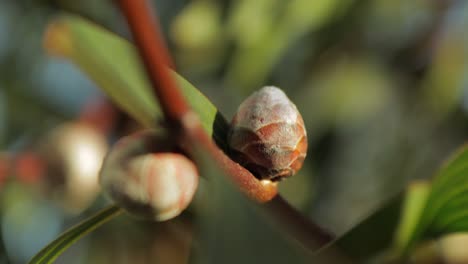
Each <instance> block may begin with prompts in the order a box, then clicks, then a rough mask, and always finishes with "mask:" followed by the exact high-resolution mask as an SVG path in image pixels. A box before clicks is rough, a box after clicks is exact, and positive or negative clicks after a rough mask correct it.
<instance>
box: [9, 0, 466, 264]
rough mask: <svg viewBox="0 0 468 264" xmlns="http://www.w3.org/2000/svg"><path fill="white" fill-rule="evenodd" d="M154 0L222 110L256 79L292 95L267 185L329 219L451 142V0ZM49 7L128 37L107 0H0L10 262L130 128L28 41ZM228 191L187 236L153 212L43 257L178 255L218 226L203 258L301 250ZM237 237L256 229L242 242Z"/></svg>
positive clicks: (34, 242)
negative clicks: (299, 144) (291, 129)
mask: <svg viewBox="0 0 468 264" xmlns="http://www.w3.org/2000/svg"><path fill="white" fill-rule="evenodd" d="M154 3H155V6H156V7H157V8H156V12H157V14H158V16H159V18H160V19H161V24H162V27H163V32H164V35H165V37H166V40H167V43H168V46H169V49H170V51H171V53H172V55H173V57H174V60H175V63H176V68H177V71H178V72H179V73H180V74H181V75H182V76H184V77H185V78H186V79H187V80H189V81H190V82H192V83H193V84H194V85H195V86H196V87H197V88H199V89H200V90H201V91H202V92H203V93H205V94H206V95H207V96H208V97H209V98H210V99H211V100H212V101H213V103H214V104H215V105H216V106H217V107H218V109H219V110H220V111H221V112H222V113H223V114H224V115H225V116H226V117H227V118H228V119H230V118H231V117H232V115H233V114H234V113H235V111H236V109H237V106H238V105H239V104H240V102H241V101H242V100H243V99H244V98H245V97H246V96H248V95H249V94H250V93H252V92H253V91H255V90H256V89H259V88H260V87H262V86H264V85H275V86H278V87H280V88H282V89H283V90H284V91H285V92H286V93H287V94H288V96H289V97H290V99H291V100H292V101H293V102H295V103H296V105H297V107H298V108H299V110H300V112H301V113H302V115H303V118H304V120H305V124H306V128H307V132H308V139H309V151H308V158H307V159H306V163H305V165H304V168H303V169H302V170H301V171H300V172H299V174H298V175H296V176H295V177H293V178H291V179H289V180H287V181H285V182H282V183H281V187H280V191H281V193H282V194H283V195H284V197H285V198H286V199H287V200H288V201H290V202H291V203H292V204H293V205H294V206H295V207H296V208H298V210H300V211H302V212H303V213H304V214H306V215H307V216H308V217H310V218H313V219H314V220H316V221H317V222H318V223H319V224H321V225H322V226H324V227H326V228H327V229H329V230H331V231H333V232H335V233H336V234H342V233H344V232H345V231H346V230H349V229H350V228H351V227H352V226H354V225H355V224H356V223H357V222H358V221H359V220H361V219H363V218H364V217H365V216H366V215H368V214H369V213H370V212H372V210H374V209H375V208H378V206H379V205H381V204H382V203H383V202H384V201H386V200H388V199H389V198H390V197H392V196H394V195H395V194H396V193H398V192H399V191H400V190H402V188H403V187H404V186H405V184H406V183H407V182H408V181H409V180H411V179H417V178H427V177H430V176H431V175H432V174H433V173H434V171H435V169H436V168H437V167H438V166H439V164H440V163H441V162H442V161H443V160H444V159H445V158H446V157H447V155H448V154H449V153H451V152H452V151H453V150H455V149H456V148H457V147H458V146H460V145H462V144H463V142H464V141H465V138H466V134H467V132H468V34H467V33H466V28H467V27H468V2H466V1H456V0H414V1H404V0H394V1H388V0H345V1H343V0H341V1H340V0H315V1H310V0H291V1H279V0H258V1H247V0H236V1H228V0H219V1H216V0H192V1H183V0H172V1H168V0H158V1H154ZM61 11H67V12H72V13H75V14H80V15H83V16H85V17H87V18H89V19H91V20H93V21H95V22H97V23H99V24H101V25H103V26H105V27H106V28H108V29H110V30H112V31H114V32H117V33H118V34H120V35H122V36H124V37H126V38H129V32H128V29H127V28H126V25H125V23H124V20H123V18H122V16H121V14H120V13H119V12H118V10H117V9H116V8H115V6H114V5H113V3H112V1H104V0H102V1H96V0H83V1H73V0H41V1H39V0H37V1H32V0H16V1H15V0H3V1H1V2H0V223H1V229H0V235H1V240H0V263H24V262H25V261H27V260H28V259H29V258H30V257H31V256H32V255H33V254H34V253H36V252H37V251H38V250H39V249H41V248H42V247H43V246H44V245H45V244H47V243H48V242H49V241H51V240H52V239H53V238H54V237H56V236H57V235H58V234H59V233H60V232H61V231H63V230H64V229H65V228H67V227H69V226H70V225H72V224H73V223H76V222H77V221H79V220H80V219H82V218H83V217H84V216H86V215H89V214H90V213H91V212H94V211H96V210H97V209H99V208H101V207H103V205H104V204H106V203H107V202H106V200H105V199H104V198H103V197H102V196H101V195H100V194H99V187H98V186H97V180H96V175H97V171H98V169H99V166H100V162H101V160H102V157H103V155H104V153H105V151H106V149H107V148H108V146H109V144H112V142H114V141H115V140H116V139H118V137H120V136H122V135H125V134H128V133H130V132H131V131H134V130H136V129H138V126H137V125H136V124H135V123H133V122H132V120H129V118H128V116H126V115H125V114H124V113H122V112H120V111H119V110H118V109H116V108H115V107H113V106H112V105H111V103H110V102H108V101H107V100H106V98H105V96H104V95H103V94H102V93H101V92H100V91H99V90H98V88H97V87H96V86H95V85H94V84H93V83H92V82H91V81H90V80H89V79H88V78H87V77H86V76H84V75H83V74H82V73H81V72H80V71H79V70H78V69H77V68H76V67H75V66H74V65H72V64H70V63H69V62H67V61H64V60H61V59H57V58H52V57H49V56H47V55H46V54H45V52H44V51H43V46H42V35H43V33H44V30H45V27H46V25H47V22H48V21H49V20H50V19H51V18H52V17H54V16H55V15H57V14H58V13H59V12H61ZM109 49H112V47H109ZM116 63H118V62H116ZM90 157H91V158H90ZM230 195H231V196H230ZM236 195H237V194H226V195H224V196H223V197H224V198H223V199H225V201H231V202H227V203H226V207H225V208H224V207H223V208H222V209H219V210H221V211H220V212H222V213H221V214H223V216H222V217H221V218H220V219H217V220H216V221H214V220H213V221H212V222H209V221H208V222H209V223H210V225H208V227H206V228H207V229H208V230H210V232H212V233H213V234H207V233H210V232H207V231H206V229H202V230H205V232H204V235H201V236H198V235H197V233H196V232H195V231H194V227H193V225H194V224H193V222H194V221H196V217H194V216H193V215H192V214H190V213H188V214H184V215H182V216H181V217H179V218H177V219H175V220H172V221H169V222H167V223H163V224H151V223H147V222H141V221H135V220H133V219H132V218H129V217H121V218H119V219H118V220H116V221H114V222H112V224H110V225H108V226H106V227H104V228H102V229H100V230H98V231H97V232H96V233H94V234H93V235H91V236H89V237H88V238H87V239H85V240H83V241H81V242H80V243H78V244H77V245H76V246H74V247H72V248H71V249H70V250H69V251H67V252H66V253H65V254H64V256H62V257H60V258H59V260H58V261H57V263H186V262H187V261H188V260H193V259H196V257H193V254H191V253H190V252H192V251H193V250H194V248H195V249H197V248H198V247H200V248H201V247H205V248H206V245H208V248H210V245H211V247H213V249H214V248H216V247H215V246H214V244H217V243H218V247H219V243H220V241H219V240H218V241H213V239H214V237H219V236H221V237H224V238H225V239H226V241H225V242H226V243H225V244H223V246H224V247H225V248H222V249H219V248H217V250H216V253H214V251H211V253H210V254H212V256H211V258H210V261H212V262H214V263H217V262H216V261H217V260H220V259H222V260H223V261H224V262H223V263H239V261H242V262H243V263H246V262H247V261H245V260H246V259H250V258H249V256H252V255H257V257H258V259H257V260H256V261H254V260H252V259H250V260H252V263H263V262H267V261H270V263H285V262H286V261H290V260H291V258H292V257H291V256H296V258H297V259H298V262H299V261H304V260H303V259H302V257H300V256H301V254H302V253H301V251H300V249H297V248H295V245H294V244H292V243H290V242H289V241H288V240H287V239H285V238H284V237H283V236H281V234H280V233H273V234H271V229H272V227H269V228H270V229H268V228H267V227H262V228H258V227H259V226H262V220H261V218H258V216H256V214H255V211H252V210H251V209H248V208H249V207H248V206H247V205H244V203H245V202H240V203H241V205H237V204H236V203H233V202H232V199H233V198H232V197H237V196H236ZM246 208H247V209H246ZM223 217H224V218H223ZM202 218H203V217H202ZM222 219H229V221H230V222H229V223H231V225H229V224H228V223H225V225H222V224H220V222H222ZM235 221H238V222H237V223H236V224H235V223H234V222H235ZM202 226H203V225H202ZM229 230H231V231H229ZM246 233H248V235H247V234H246ZM250 237H260V238H259V239H254V241H250V242H246V241H247V240H248V239H249V238H250ZM261 238H263V239H261ZM222 241H224V240H222ZM210 243H211V244H210ZM258 244H262V246H263V247H257V246H255V245H258ZM203 245H204V246H203ZM250 245H254V246H253V247H254V248H253V249H252V248H251V247H250ZM259 248H260V249H261V248H265V249H270V251H269V250H266V251H265V252H263V251H261V252H259V251H255V250H257V249H259ZM254 249H255V250H254ZM278 249H279V250H278ZM281 250H283V251H281ZM229 252H231V253H229ZM232 252H235V254H234V253H232ZM275 252H276V254H275ZM210 254H208V255H210ZM293 259H294V258H293ZM201 263H202V262H201ZM290 263H293V262H290Z"/></svg>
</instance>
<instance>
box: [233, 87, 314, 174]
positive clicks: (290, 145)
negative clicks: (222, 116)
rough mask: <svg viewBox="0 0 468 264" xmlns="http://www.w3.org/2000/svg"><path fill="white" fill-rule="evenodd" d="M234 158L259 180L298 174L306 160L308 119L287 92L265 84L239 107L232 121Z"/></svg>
mask: <svg viewBox="0 0 468 264" xmlns="http://www.w3.org/2000/svg"><path fill="white" fill-rule="evenodd" d="M228 141H229V146H230V148H231V151H232V156H233V159H234V160H236V161H237V162H239V163H240V164H241V165H243V166H244V167H246V168H247V169H248V170H250V171H251V172H252V173H253V174H254V175H255V176H256V177H257V178H259V179H269V180H271V181H279V180H281V179H283V178H285V177H290V176H292V175H294V174H295V173H296V172H297V171H298V170H299V169H300V168H301V167H302V164H303V162H304V158H305V156H306V152H307V134H306V130H305V128H304V121H303V120H302V117H301V114H300V113H299V111H298V110H297V108H296V106H295V105H294V104H293V103H292V102H291V101H290V100H289V98H288V97H287V96H286V94H285V93H284V92H283V91H282V90H280V89H279V88H276V87H273V86H267V87H263V88H262V89H261V90H259V91H257V92H255V93H254V94H252V95H251V96H249V97H248V98H247V99H246V100H245V101H244V102H242V104H241V105H240V106H239V109H238V110H237V113H236V114H235V116H234V118H233V120H232V122H231V130H230V133H229V139H228Z"/></svg>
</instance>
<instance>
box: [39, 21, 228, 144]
mask: <svg viewBox="0 0 468 264" xmlns="http://www.w3.org/2000/svg"><path fill="white" fill-rule="evenodd" d="M44 43H45V48H46V50H48V51H49V53H51V54H54V55H59V56H62V57H65V58H67V59H69V60H71V61H72V62H73V63H75V64H76V65H77V66H78V67H79V68H80V69H81V70H82V71H83V72H85V73H86V74H87V75H88V76H89V77H90V78H91V79H92V80H93V81H95V82H96V84H97V85H98V86H99V88H101V89H102V90H103V91H104V92H105V93H106V94H107V95H108V96H109V97H110V98H111V99H112V100H113V101H114V102H115V103H116V104H117V105H118V106H120V107H121V108H122V109H123V110H125V111H126V112H127V113H129V114H130V115H131V116H132V117H133V118H134V119H135V120H137V121H139V122H140V123H141V124H143V125H144V126H146V127H154V126H155V125H156V124H157V120H158V119H159V118H161V117H162V113H161V110H160V108H159V105H158V104H157V102H156V100H155V98H154V96H153V93H152V91H151V88H150V87H151V86H150V84H149V81H148V79H147V77H146V75H145V72H144V71H143V67H142V64H141V61H140V59H139V57H138V54H137V51H136V49H135V47H134V46H133V45H132V44H130V43H129V42H128V41H127V40H125V39H123V38H121V37H119V36H117V35H115V34H114V33H112V32H109V31H107V30H105V29H104V28H102V27H100V26H98V25H96V24H93V23H91V22H89V21H87V20H85V19H83V18H80V17H77V16H73V15H62V16H61V17H60V18H58V19H57V20H55V21H54V22H52V23H50V25H49V27H48V29H47V31H46V34H45V38H44ZM173 75H174V78H175V79H176V81H177V83H178V85H179V88H180V89H181V91H182V93H183V94H184V96H185V98H186V99H187V101H188V102H189V103H190V105H191V107H192V109H193V110H194V111H195V112H196V113H197V114H198V116H199V117H200V120H201V122H202V125H203V127H204V129H205V130H206V132H207V133H208V134H209V135H212V136H213V138H214V139H215V140H216V142H217V143H218V144H220V145H221V147H223V146H224V141H225V137H226V133H227V129H228V125H227V122H226V120H225V119H224V117H223V116H222V115H221V114H220V113H219V112H218V110H217V109H216V107H215V106H214V105H213V104H212V103H211V102H210V100H208V98H206V97H205V96H204V95H203V94H202V93H200V91H199V90H198V89H196V88H195V87H193V86H192V85H191V84H190V83H189V82H188V81H187V80H185V79H184V78H182V77H181V76H179V75H178V74H177V73H175V72H173Z"/></svg>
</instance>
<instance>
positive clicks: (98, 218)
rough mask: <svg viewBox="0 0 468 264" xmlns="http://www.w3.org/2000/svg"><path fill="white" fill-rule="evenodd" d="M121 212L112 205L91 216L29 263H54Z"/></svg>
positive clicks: (53, 242)
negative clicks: (77, 242) (67, 250)
mask: <svg viewBox="0 0 468 264" xmlns="http://www.w3.org/2000/svg"><path fill="white" fill-rule="evenodd" d="M121 212H122V209H120V208H119V207H118V206H116V205H112V206H109V207H108V208H106V209H103V210H102V211H100V212H98V213H97V214H95V215H94V216H91V217H90V218H88V219H86V220H84V221H83V222H81V223H80V224H78V225H76V226H74V227H72V228H70V229H69V230H67V231H66V232H65V233H63V234H62V235H61V236H59V237H58V238H57V239H55V240H54V241H52V242H51V243H50V244H49V245H47V247H45V248H44V249H42V250H41V251H40V252H39V253H37V254H36V255H35V256H34V257H33V258H32V259H31V260H30V261H29V263H30V264H36V263H52V262H53V261H54V260H55V259H56V258H57V257H58V256H59V255H60V254H61V253H62V252H63V251H64V250H65V249H67V248H68V247H70V246H71V245H73V244H74V243H75V242H76V241H77V240H78V239H80V238H82V237H83V236H85V235H86V234H88V233H90V232H91V231H93V230H94V229H96V228H98V227H99V226H101V225H103V224H105V223H107V222H109V221H110V220H111V219H113V218H114V217H116V216H118V215H120V213H121Z"/></svg>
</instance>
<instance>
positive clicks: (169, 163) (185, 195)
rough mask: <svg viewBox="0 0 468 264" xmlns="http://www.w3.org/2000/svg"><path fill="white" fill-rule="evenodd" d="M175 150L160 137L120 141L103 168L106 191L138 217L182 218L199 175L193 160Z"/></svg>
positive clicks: (144, 136) (102, 179)
mask: <svg viewBox="0 0 468 264" xmlns="http://www.w3.org/2000/svg"><path fill="white" fill-rule="evenodd" d="M174 149H175V147H174V145H172V143H171V141H170V140H169V139H168V138H166V137H165V136H161V135H160V134H149V133H144V134H141V133H140V134H137V135H136V136H135V135H134V136H130V137H126V138H123V139H121V140H120V141H119V142H117V143H116V145H115V146H114V147H113V149H112V150H111V151H110V153H109V154H108V156H107V157H106V159H105V161H104V165H103V167H102V169H101V174H100V183H101V186H102V188H103V190H104V192H105V193H107V195H108V196H109V197H110V198H111V199H112V200H113V201H115V202H116V203H117V204H119V205H120V206H121V207H122V208H124V209H125V210H126V211H128V212H130V213H132V214H134V215H136V216H140V217H144V218H152V219H155V220H157V221H164V220H168V219H171V218H173V217H175V216H177V215H179V214H180V213H181V212H182V211H183V210H184V209H185V208H187V206H188V205H189V204H190V202H191V201H192V198H193V196H194V194H195V191H196V189H197V186H198V172H197V168H196V166H195V164H194V163H193V162H192V161H191V160H190V159H188V158H187V157H186V156H184V155H183V154H180V153H176V152H174ZM150 151H156V153H150ZM169 151H172V152H169Z"/></svg>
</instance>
